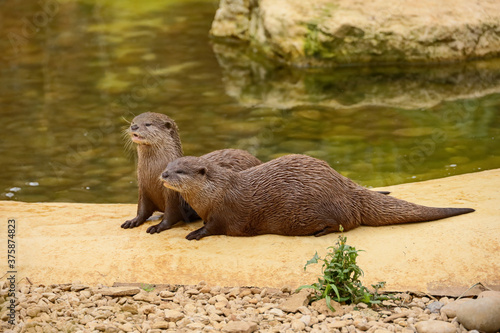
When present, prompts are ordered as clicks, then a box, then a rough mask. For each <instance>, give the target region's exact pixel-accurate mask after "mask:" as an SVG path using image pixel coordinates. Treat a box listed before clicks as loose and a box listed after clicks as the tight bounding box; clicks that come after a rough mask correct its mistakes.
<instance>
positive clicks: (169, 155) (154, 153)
mask: <svg viewBox="0 0 500 333" xmlns="http://www.w3.org/2000/svg"><path fill="white" fill-rule="evenodd" d="M126 134H127V136H129V137H130V139H131V141H132V142H133V143H135V144H137V156H138V160H137V182H138V185H139V202H138V207H137V216H136V217H134V218H133V219H131V220H128V221H126V222H125V223H123V224H122V225H121V227H122V228H125V229H128V228H135V227H137V226H140V225H141V224H143V223H144V222H145V221H146V220H147V219H148V218H149V217H150V216H151V215H152V214H153V213H154V212H155V211H161V212H163V218H162V220H161V222H160V223H159V224H156V225H153V226H151V227H149V228H148V229H147V232H148V233H150V234H154V233H159V232H161V231H163V230H166V229H170V228H171V227H172V226H173V225H174V224H176V223H177V222H179V221H181V220H184V221H186V222H189V221H193V220H196V219H198V218H199V217H198V215H197V214H196V212H194V211H193V209H192V208H191V207H189V205H187V204H186V203H185V201H184V200H183V199H182V197H181V196H180V195H179V193H177V192H175V191H172V190H170V189H168V188H165V187H164V186H162V183H161V181H160V179H159V176H160V174H161V173H162V171H163V170H164V169H165V167H166V166H167V164H168V163H169V162H171V161H173V160H175V159H176V158H179V157H182V156H183V153H182V146H181V140H180V137H179V130H178V128H177V124H176V123H175V122H174V121H173V120H172V119H171V118H169V117H168V116H166V115H164V114H161V113H153V112H146V113H142V114H140V115H138V116H136V117H135V118H134V119H133V120H132V123H131V124H130V127H129V128H128V129H127V130H126ZM203 157H204V158H205V159H207V160H209V161H211V162H212V163H214V164H216V165H218V166H220V167H223V168H226V169H231V170H234V171H241V170H244V169H247V168H250V167H252V166H255V165H258V164H260V163H261V161H260V160H259V159H258V158H256V157H255V156H253V155H251V154H250V153H248V152H246V151H244V150H239V149H222V150H216V151H214V152H211V153H209V154H206V155H203Z"/></svg>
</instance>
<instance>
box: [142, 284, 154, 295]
mask: <svg viewBox="0 0 500 333" xmlns="http://www.w3.org/2000/svg"><path fill="white" fill-rule="evenodd" d="M141 289H142V290H144V291H147V292H148V293H149V292H151V291H153V290H155V285H154V284H141Z"/></svg>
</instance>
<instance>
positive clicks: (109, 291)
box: [92, 287, 141, 297]
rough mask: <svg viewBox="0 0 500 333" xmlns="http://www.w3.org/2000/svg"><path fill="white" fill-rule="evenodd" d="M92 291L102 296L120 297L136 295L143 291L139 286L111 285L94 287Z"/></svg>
mask: <svg viewBox="0 0 500 333" xmlns="http://www.w3.org/2000/svg"><path fill="white" fill-rule="evenodd" d="M92 291H93V292H94V294H101V295H102V296H112V297H120V296H133V295H136V294H138V293H139V292H140V291H141V289H140V288H138V287H110V288H101V289H93V290H92Z"/></svg>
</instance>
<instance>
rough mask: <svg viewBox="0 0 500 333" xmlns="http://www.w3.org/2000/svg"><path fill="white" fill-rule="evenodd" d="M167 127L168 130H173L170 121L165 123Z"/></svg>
mask: <svg viewBox="0 0 500 333" xmlns="http://www.w3.org/2000/svg"><path fill="white" fill-rule="evenodd" d="M165 127H166V128H168V129H171V128H172V123H171V122H170V121H167V122H166V123H165Z"/></svg>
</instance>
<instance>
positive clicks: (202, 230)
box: [186, 227, 210, 240]
mask: <svg viewBox="0 0 500 333" xmlns="http://www.w3.org/2000/svg"><path fill="white" fill-rule="evenodd" d="M205 236H210V233H209V232H208V231H207V229H206V228H205V227H201V228H200V229H198V230H195V231H193V232H191V233H189V234H188V235H187V236H186V239H187V240H193V239H196V240H200V239H201V238H203V237H205Z"/></svg>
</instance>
